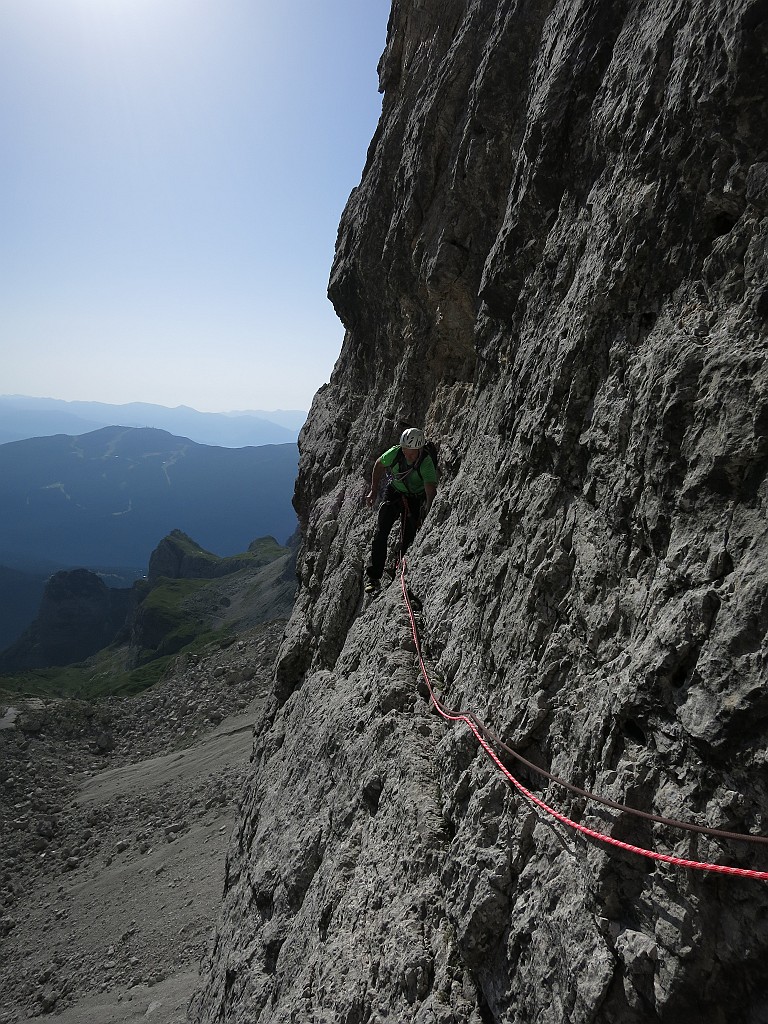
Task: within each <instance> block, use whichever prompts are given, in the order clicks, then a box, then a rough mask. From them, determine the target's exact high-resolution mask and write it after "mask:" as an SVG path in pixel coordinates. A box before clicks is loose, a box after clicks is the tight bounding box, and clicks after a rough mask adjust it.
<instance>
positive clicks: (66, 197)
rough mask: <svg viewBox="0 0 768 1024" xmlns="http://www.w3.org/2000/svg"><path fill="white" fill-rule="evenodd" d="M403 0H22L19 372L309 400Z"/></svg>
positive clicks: (7, 50) (90, 388) (193, 402)
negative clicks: (331, 277) (391, 24)
mask: <svg viewBox="0 0 768 1024" xmlns="http://www.w3.org/2000/svg"><path fill="white" fill-rule="evenodd" d="M389 6H390V3H389V0H294V2H288V3H284V4H277V3H275V2H274V0H271V2H267V0H2V3H0V138H2V140H3V142H2V147H1V148H0V223H2V229H1V230H0V393H2V394H29V395H38V396H46V397H53V398H63V399H68V400H73V399H80V400H92V401H104V402H117V403H122V402H131V401H140V402H156V403H158V404H161V405H169V406H176V405H189V406H192V407H194V408H197V409H202V410H206V411H226V410H232V409H255V408H259V409H275V408H302V409H307V408H309V403H310V402H311V399H312V395H313V394H314V392H315V391H316V390H317V388H318V387H320V385H321V384H323V383H324V382H325V381H326V380H327V379H328V376H329V374H330V371H331V369H332V367H333V363H334V361H335V358H336V356H337V354H338V351H339V348H340V346H341V341H342V337H343V330H342V327H341V324H340V323H339V322H338V320H337V319H336V316H335V314H334V312H333V308H332V306H331V305H330V303H329V302H328V300H327V298H326V288H327V283H328V274H329V271H330V266H331V260H332V257H333V247H334V243H335V239H336V230H337V227H338V222H339V218H340V215H341V212H342V210H343V207H344V204H345V202H346V200H347V197H348V195H349V193H350V191H351V190H352V188H354V186H355V185H356V184H357V183H358V182H359V180H360V174H361V172H362V168H363V164H364V161H365V153H366V149H367V146H368V143H369V141H370V138H371V136H372V135H373V132H374V130H375V127H376V122H377V119H378V116H379V113H380V110H381V97H380V96H379V94H378V92H377V84H378V83H377V76H376V64H377V62H378V59H379V57H380V55H381V52H382V51H383V49H384V44H385V41H386V24H387V17H388V14H389Z"/></svg>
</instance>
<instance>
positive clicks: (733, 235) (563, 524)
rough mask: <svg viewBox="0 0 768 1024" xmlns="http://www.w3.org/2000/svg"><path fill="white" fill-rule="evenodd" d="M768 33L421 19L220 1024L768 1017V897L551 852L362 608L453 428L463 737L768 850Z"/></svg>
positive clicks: (455, 680)
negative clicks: (375, 477) (418, 435)
mask: <svg viewBox="0 0 768 1024" xmlns="http://www.w3.org/2000/svg"><path fill="white" fill-rule="evenodd" d="M767 13H768V12H767V11H766V8H765V5H764V4H761V3H754V2H752V0H735V2H734V3H727V4H726V3H725V2H724V0H714V2H712V3H709V2H707V3H705V2H704V0H692V2H690V3H682V2H681V0H673V2H671V3H669V4H666V5H658V4H656V5H636V4H622V3H620V4H608V5H606V4H602V5H599V4H573V3H571V4H567V3H566V4H555V3H553V2H549V0H541V2H539V0H534V2H532V3H527V4H510V3H506V2H502V0H477V2H473V3H463V2H462V3H459V2H458V0H446V2H444V3H441V4H439V5H438V4H431V5H430V4H425V3H423V2H422V0H398V2H397V3H395V4H393V8H392V14H391V17H390V22H389V28H388V38H387V45H386V49H385V52H384V55H383V57H382V59H381V62H380V65H379V76H380V83H381V87H382V90H383V92H384V97H383V106H382V117H381V121H380V123H379V126H378V129H377V131H376V135H375V137H374V139H373V141H372V143H371V146H370V148H369V151H368V156H367V160H366V164H365V168H364V170H363V176H362V180H361V183H360V185H359V187H358V188H357V189H355V191H354V192H353V194H352V195H351V197H350V200H349V203H348V205H347V208H346V210H345V213H344V215H343V218H342V222H341V225H340V229H339V235H338V240H337V248H336V255H335V259H334V264H333V268H332V271H331V281H330V296H331V299H332V301H333V303H334V306H335V308H336V311H337V313H338V315H339V317H340V318H341V320H342V322H343V323H344V325H345V328H346V334H345V339H344V343H343V347H342V350H341V354H340V356H339V359H338V362H337V365H336V367H335V369H334V372H333V374H332V375H331V380H330V382H329V383H328V384H327V385H325V386H324V387H323V388H322V389H321V391H320V392H319V393H318V395H317V396H316V397H315V401H314V403H313V407H312V411H311V414H310V417H309V419H308V421H307V424H306V426H305V428H304V430H303V431H302V435H301V441H300V451H301V460H300V467H299V479H298V483H297V489H296V496H295V507H296V509H297V512H298V514H299V517H300V521H301V531H302V547H301V551H300V554H299V558H298V563H297V572H298V577H299V590H298V593H297V598H296V604H295V608H294V613H293V615H292V618H291V620H290V622H289V624H288V626H287V628H286V633H285V637H284V640H283V643H282V647H281V651H280V655H279V658H278V663H277V666H276V675H275V687H274V701H275V709H274V713H273V714H272V716H271V718H270V719H269V721H268V722H267V724H266V725H265V728H264V729H262V730H260V731H258V732H257V735H256V737H255V743H254V754H253V774H252V778H251V782H250V790H249V792H248V794H247V797H246V800H245V802H244V806H243V812H242V818H241V822H240V826H239V828H238V830H237V833H236V835H235V837H234V838H233V842H232V846H231V848H230V853H229V859H228V864H227V880H226V886H225V894H224V904H223V909H222V916H221V919H220V922H219V925H218V928H217V933H216V937H215V940H214V942H213V943H212V945H211V949H210V952H209V955H208V957H207V960H206V962H205V963H204V965H203V969H202V984H201V988H200V990H199V992H198V994H197V995H196V997H195V1000H194V1001H193V1004H192V1007H191V1010H190V1019H191V1020H192V1021H195V1022H212V1021H214V1020H220V1019H223V1018H226V1019H227V1020H228V1021H230V1022H233V1024H241V1022H243V1024H244V1022H245V1021H259V1022H260V1024H283V1022H287V1021H289V1020H307V1021H310V1020H316V1021H324V1020H328V1021H336V1020H345V1021H348V1022H349V1021H381V1020H384V1019H388V1020H398V1021H401V1022H412V1021H422V1020H423V1021H426V1020H430V1021H432V1020H438V1021H446V1022H447V1021H459V1020H461V1021H466V1020H473V1021H480V1020H484V1021H491V1020H493V1021H499V1022H502V1021H503V1022H505V1024H506V1022H512V1021H520V1022H522V1021H526V1022H527V1021H537V1022H539V1024H555V1022H558V1024H559V1022H565V1021H568V1022H571V1024H581V1022H587V1021H591V1022H600V1024H619V1022H620V1024H646V1022H647V1021H652V1020H657V1021H675V1022H676V1024H689V1022H690V1024H693V1022H697V1024H698V1022H700V1021H701V1020H703V1019H706V1020H708V1021H712V1022H713V1024H714V1022H724V1021H725V1020H726V1019H727V1015H728V1012H729V1011H728V1010H727V1009H726V1008H727V1007H730V1006H734V1005H735V1004H736V1003H738V1007H739V1009H738V1011H736V1012H738V1013H739V1014H741V1017H742V1019H744V1020H745V1021H747V1020H754V1021H756V1020H759V1019H762V1017H764V1015H765V1003H764V995H763V993H764V984H763V973H764V969H763V964H764V962H765V956H766V954H768V928H767V927H766V924H765V922H766V920H768V890H766V889H765V886H764V885H761V884H752V885H750V883H748V882H746V881H740V880H737V879H725V878H722V879H720V880H716V879H714V878H712V877H708V876H705V875H701V874H694V873H691V872H686V871H684V870H680V869H673V868H671V867H668V866H665V865H655V864H654V863H653V862H650V861H646V860H640V859H637V858H633V857H631V856H629V855H628V854H625V853H621V852H618V851H614V850H611V849H609V848H607V847H605V846H604V845H601V846H597V845H595V844H593V843H591V842H590V841H588V840H586V839H585V838H584V837H582V836H580V835H576V834H574V833H573V832H571V831H568V830H565V829H564V828H562V827H561V826H560V825H559V824H554V823H553V822H552V821H550V820H545V819H543V818H542V817H541V814H540V812H539V811H538V810H534V809H532V808H531V806H530V805H529V804H528V803H526V802H524V800H523V798H522V797H521V796H519V795H517V794H515V793H513V792H512V791H511V790H510V789H508V788H507V787H506V786H505V784H503V783H502V782H501V781H500V780H499V777H498V775H497V774H496V773H495V769H494V767H493V765H492V764H491V763H490V762H487V761H486V760H485V759H484V758H483V757H482V756H480V755H478V753H477V747H476V744H475V743H474V740H473V739H472V737H471V736H469V737H467V736H466V734H464V735H462V734H461V726H460V725H451V724H445V723H442V722H441V721H440V720H437V719H436V717H435V715H434V714H433V713H432V712H430V709H429V705H428V704H427V703H426V702H425V700H424V698H423V696H422V695H421V694H419V692H418V688H417V681H416V676H417V669H416V665H415V659H414V658H413V655H412V653H411V652H409V651H408V649H407V643H408V625H407V623H406V621H405V617H404V611H403V608H402V604H401V599H400V596H399V591H398V588H397V586H392V587H389V588H387V587H385V588H384V592H383V594H382V596H381V597H380V598H378V599H377V602H376V603H375V604H374V605H372V606H370V607H369V608H368V609H363V610H362V611H361V599H362V593H361V581H362V569H363V565H364V562H365V559H366V555H367V549H368V545H369V543H370V536H371V531H372V521H371V518H370V516H369V515H368V514H367V513H366V512H365V510H364V507H363V499H364V496H365V493H366V491H367V487H368V480H369V478H370V470H371V466H372V463H373V460H374V459H375V458H376V457H377V456H378V455H379V454H380V453H381V452H382V451H384V450H385V448H387V447H388V446H389V445H391V444H393V443H394V442H395V441H396V439H397V437H398V435H399V433H400V431H401V430H402V429H403V428H404V427H405V426H408V425H411V424H419V425H421V424H423V425H425V427H426V429H427V432H428V434H429V435H430V436H433V437H435V438H436V439H437V440H438V441H439V443H440V450H441V472H442V479H441V486H440V490H439V493H438V497H437V499H436V502H435V504H434V505H433V508H432V510H431V512H430V515H429V517H428V519H427V521H426V523H425V525H424V527H422V529H421V531H420V533H419V535H418V537H417V540H416V542H415V544H414V546H413V548H412V549H411V551H410V552H409V556H408V577H409V584H410V586H411V588H412V590H413V591H414V592H415V593H416V595H417V596H418V597H419V598H420V599H421V601H422V604H423V612H422V613H421V622H422V629H423V635H424V645H425V651H426V656H427V661H428V662H429V665H430V668H432V667H434V668H435V669H436V670H437V672H438V673H439V675H440V676H441V678H442V679H443V680H444V691H442V692H444V695H445V696H444V699H445V700H446V702H447V703H448V704H449V705H450V706H451V707H456V708H471V709H474V710H475V711H476V712H477V713H478V714H479V715H481V717H483V718H484V719H485V720H486V721H487V722H488V723H489V724H490V725H492V726H493V727H494V729H495V730H496V731H497V732H498V733H499V734H500V735H502V736H503V737H504V739H505V740H506V742H508V743H509V744H510V745H512V746H514V747H517V748H519V749H520V751H521V753H523V754H525V755H526V756H527V757H529V759H530V760H531V761H533V762H534V763H538V764H540V765H543V766H544V767H546V768H548V769H551V770H552V771H555V772H556V773H557V774H559V775H562V776H564V777H565V778H567V779H568V780H570V781H571V782H574V783H576V784H583V785H585V786H587V787H588V788H591V787H593V788H595V789H598V790H600V789H602V787H603V786H605V790H606V791H608V792H610V794H611V795H613V796H614V797H617V798H620V799H622V800H625V801H627V802H629V803H631V804H633V805H635V806H638V807H639V808H640V809H643V810H652V811H655V812H657V813H661V814H667V815H670V814H671V815H675V816H682V817H686V818H691V819H694V820H696V821H698V822H699V823H706V822H707V821H709V820H710V819H711V821H712V822H722V821H727V822H728V825H729V827H731V828H733V829H736V830H738V831H741V832H748V831H750V830H757V829H759V828H760V827H761V822H762V820H763V818H762V815H764V805H765V792H764V774H765V754H764V751H765V749H766V747H768V696H766V694H768V688H767V687H766V681H767V680H766V664H768V662H766V659H765V637H766V629H767V628H768V616H767V615H766V608H768V561H767V560H766V558H765V551H766V550H768V528H767V527H766V515H765V511H766V503H768V481H767V480H766V472H767V471H768V397H767V396H768V363H766V359H765V354H766V353H765V338H766V333H765V317H766V315H768V305H767V303H768V299H766V297H765V294H766V293H765V281H766V280H768V257H767V256H766V241H767V239H768V219H766V196H765V193H766V180H767V179H766V173H765V154H766V151H767V147H768V137H767V136H766V125H765V118H764V111H765V106H766V100H767V98H768V97H767V93H768V82H767V80H766V67H768V64H767V63H766V59H765V56H766V52H768V20H767V18H766V15H767ZM404 644H405V645H406V646H403V645H404ZM374 779H379V780H382V782H383V784H382V786H381V789H380V790H378V785H377V784H374V781H373V780H374ZM525 782H526V784H527V785H528V786H529V787H532V788H533V789H534V790H535V792H537V793H541V794H542V795H543V794H544V793H545V790H544V788H543V787H544V786H545V785H546V783H544V782H543V781H542V780H541V779H537V778H533V779H528V777H527V776H526V779H525ZM728 792H733V793H737V794H739V795H740V797H741V800H731V798H730V797H728V795H727V793H728ZM546 795H547V798H548V799H551V800H552V801H553V802H555V803H556V804H557V805H558V807H559V808H560V809H561V810H563V811H564V812H565V813H570V814H571V816H572V817H574V818H575V819H577V820H579V821H583V822H584V823H585V824H587V825H590V826H592V827H594V828H595V829H597V830H598V831H604V832H607V833H609V834H610V835H612V836H615V837H616V838H620V839H623V840H626V841H628V842H630V843H633V844H634V845H638V846H642V847H650V848H653V849H658V850H660V851H662V852H666V853H677V854H678V855H680V856H683V857H691V858H693V859H696V858H697V857H698V858H702V859H706V858H712V859H714V860H716V861H718V862H729V863H734V864H738V865H742V866H754V867H761V868H765V866H766V865H765V861H764V858H763V859H761V858H760V856H759V855H758V854H757V853H756V852H755V851H754V850H753V849H751V848H750V847H748V846H746V845H744V846H742V845H736V844H730V843H729V844H727V846H726V845H724V844H721V843H714V842H712V841H709V840H703V839H696V838H692V837H691V836H689V835H687V834H684V833H683V834H679V833H677V832H673V831H671V830H669V829H666V828H662V827H660V826H659V827H656V826H653V827H652V826H649V825H648V824H647V823H643V822H640V821H637V820H636V819H630V818H629V817H628V816H617V815H615V814H614V813H613V812H608V811H607V810H604V809H598V808H596V807H595V806H593V805H591V804H590V805H587V806H585V805H584V803H583V801H576V800H575V799H574V798H573V797H571V796H569V795H568V794H567V793H566V792H563V791H561V790H559V789H556V787H551V789H550V788H547V790H546ZM744 936H748V937H749V942H748V944H747V946H745V942H744Z"/></svg>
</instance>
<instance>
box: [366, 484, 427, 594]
mask: <svg viewBox="0 0 768 1024" xmlns="http://www.w3.org/2000/svg"><path fill="white" fill-rule="evenodd" d="M423 500H424V495H423V494H422V495H413V494H409V495H405V494H402V493H401V492H400V491H397V490H395V488H394V487H392V486H391V485H390V486H389V487H387V489H386V491H385V493H384V500H383V501H382V503H381V505H379V516H378V519H377V522H376V532H375V533H374V535H373V544H372V545H371V560H370V562H369V563H368V565H367V566H366V569H365V571H366V573H367V575H368V577H369V579H372V580H380V579H381V577H382V574H383V572H384V564H385V563H386V561H387V541H388V540H389V534H390V531H391V529H392V527H393V526H394V525H395V522H396V520H398V519H399V518H400V517H401V516H404V517H405V521H404V523H403V534H402V537H403V546H402V551H401V554H405V552H406V551H407V550H408V546H409V545H410V543H411V541H412V540H413V538H414V537H415V536H416V531H417V530H418V528H419V523H420V522H421V504H422V502H423Z"/></svg>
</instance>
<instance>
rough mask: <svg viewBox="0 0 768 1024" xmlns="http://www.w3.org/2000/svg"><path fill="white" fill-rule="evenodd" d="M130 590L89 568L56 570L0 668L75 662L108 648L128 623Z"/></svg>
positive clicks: (21, 668) (9, 669)
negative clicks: (32, 617) (35, 611)
mask: <svg viewBox="0 0 768 1024" xmlns="http://www.w3.org/2000/svg"><path fill="white" fill-rule="evenodd" d="M131 604H132V592H131V590H130V588H125V589H122V588H114V587H108V586H107V585H106V583H104V581H103V580H102V579H101V578H100V577H99V576H97V575H96V573H93V572H90V571H89V570H88V569H68V570H64V571H62V572H57V573H55V574H54V575H53V576H51V578H50V579H49V580H48V582H47V583H46V585H45V590H44V591H43V597H42V601H41V602H40V610H39V611H38V614H37V618H36V619H35V621H34V622H33V623H32V625H31V626H30V627H29V629H28V630H26V632H25V633H24V634H23V635H22V636H21V637H20V638H19V639H18V640H17V641H16V643H15V644H12V645H11V647H9V648H8V649H7V650H6V651H3V653H2V655H0V672H7V673H14V672H23V671H25V670H27V669H36V668H47V667H48V666H51V665H72V664H74V663H75V662H78V661H83V660H84V659H85V658H89V657H90V656H91V655H92V654H95V653H96V652H97V651H100V650H101V649H102V648H103V647H106V646H108V644H110V643H111V642H112V641H113V640H114V639H115V637H116V635H117V634H118V632H119V631H120V630H121V628H122V627H123V626H124V625H125V620H126V616H127V615H128V612H129V609H130V607H131Z"/></svg>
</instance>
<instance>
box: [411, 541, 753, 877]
mask: <svg viewBox="0 0 768 1024" xmlns="http://www.w3.org/2000/svg"><path fill="white" fill-rule="evenodd" d="M399 570H400V586H401V589H402V592H403V600H404V601H405V606H406V609H407V611H408V617H409V619H410V623H411V631H412V633H413V642H414V644H415V645H416V655H417V657H418V661H419V667H420V669H421V674H422V676H423V677H424V681H425V683H426V685H427V689H428V690H429V697H430V701H431V703H432V704H433V705H434V707H435V710H436V711H437V712H438V714H440V715H441V716H442V717H443V718H444V719H445V720H446V721H448V722H463V723H464V724H465V725H466V726H467V728H468V729H469V730H470V731H471V732H472V734H473V735H474V737H475V739H476V740H477V742H478V743H479V744H480V746H481V747H482V748H483V750H484V751H485V753H486V754H487V755H488V757H489V758H490V759H491V760H492V761H493V762H494V764H495V765H496V767H497V768H498V770H499V771H500V772H501V773H502V775H503V776H504V777H505V778H506V779H507V781H508V782H509V783H511V784H512V785H513V786H514V787H515V788H516V789H517V790H518V791H519V792H520V793H522V795H523V796H524V797H525V798H526V799H527V800H529V801H530V802H531V803H533V804H535V805H536V806H537V807H538V808H539V809H540V810H542V811H544V812H545V813H546V814H548V815H549V816H550V817H552V818H554V819H555V820H556V821H559V822H560V823H561V824H563V825H566V826H568V827H569V828H573V829H575V830H576V831H578V832H581V833H582V834H583V835H585V836H589V838H591V839H596V840H598V841H599V842H601V843H607V844H608V845H610V846H614V847H617V848H618V849H620V850H626V851H627V852H629V853H634V854H637V855H638V856H641V857H646V858H649V859H650V860H656V861H663V862H664V863H666V864H673V865H675V866H676V867H683V868H690V869H693V870H696V871H712V872H716V873H718V874H722V875H736V876H738V877H740V878H751V879H758V880H760V881H768V871H756V870H754V869H752V868H737V867H732V866H731V865H728V864H710V863H707V862H705V861H698V860H688V859H686V858H684V857H673V856H671V855H669V854H665V853H657V852H656V851H655V850H647V849H645V848H644V847H642V846H635V845H633V844H632V843H625V842H622V841H621V840H620V839H614V838H613V836H607V835H605V834H604V833H602V832H598V831H596V830H595V829H592V828H588V827H587V826H586V825H582V824H581V823H580V822H578V821H574V820H573V819H572V818H569V817H568V816H567V815H565V814H562V813H561V812H560V811H557V810H555V808H553V807H550V806H549V805H548V804H546V803H545V802H544V801H543V800H541V799H540V798H539V797H537V796H535V795H534V794H533V793H531V791H530V790H529V789H527V788H526V787H525V786H524V785H523V784H522V783H521V782H520V781H519V780H518V779H517V778H516V777H515V776H514V775H513V774H512V772H511V771H510V770H509V768H507V766H506V765H505V764H504V762H503V761H502V760H501V758H500V757H499V755H498V754H497V752H496V751H495V750H494V749H493V746H492V744H494V745H496V746H498V747H499V748H500V749H502V750H504V751H505V752H506V753H508V754H509V755H511V756H512V757H514V758H516V759H517V760H518V761H519V762H520V763H521V764H523V765H525V766H526V767H527V768H528V769H530V770H531V771H533V772H536V773H537V774H539V775H541V776H543V777H544V778H546V779H549V780H550V781H551V782H554V783H556V784H557V785H560V786H564V787H565V788H566V789H568V790H570V791H571V792H573V793H576V794H578V795H579V796H582V797H585V798H586V799H588V800H594V801H596V802H598V803H601V804H604V805H605V806H607V807H611V808H613V809H615V810H620V811H624V812H626V813H628V814H633V815H635V816H637V817H640V818H645V819H647V820H650V821H654V822H658V823H659V824H663V825H670V826H673V827H675V828H682V829H686V830H688V831H691V832H699V833H702V834H703V835H707V836H710V837H713V838H716V839H733V840H739V841H741V842H748V843H764V844H768V837H766V836H750V835H744V834H742V833H738V832H725V831H723V830H721V829H715V828H707V827H705V826H703V825H694V824H692V823H691V822H683V821H677V820H676V819H674V818H664V817H661V816H660V815H655V814H649V813H648V812H646V811H640V810H638V809H637V808H633V807H628V806H626V805H625V804H620V803H616V802H615V801H613V800H607V799H605V798H604V797H600V796H597V795H596V794H594V793H590V792H588V791H587V790H584V789H580V788H579V787H578V786H574V785H572V784H571V783H569V782H566V781H565V780H563V779H560V778H558V777H557V776H556V775H552V774H550V773H549V772H547V771H545V770H544V769H543V768H539V767H538V766H537V765H534V764H532V763H531V762H530V761H527V760H526V759H525V758H524V757H522V756H521V755H520V754H518V753H517V752H516V751H514V750H512V748H511V747H508V746H507V744H506V743H503V742H502V741H501V740H500V739H499V738H498V736H496V734H495V733H494V732H493V731H492V730H491V729H489V728H488V727H487V726H486V725H484V723H483V722H482V721H481V720H480V719H479V718H478V717H477V715H475V714H474V712H471V711H465V710H451V709H449V708H447V707H445V705H444V704H442V702H441V701H440V700H439V699H438V697H437V695H436V694H435V690H434V687H433V685H432V680H431V679H430V677H429V673H428V671H427V666H426V664H425V662H424V656H423V654H422V651H421V641H420V638H419V630H418V626H417V624H416V617H415V614H414V611H413V607H412V602H411V597H410V595H409V592H408V586H407V584H406V579H405V570H406V563H405V558H404V557H402V556H401V558H400V562H399Z"/></svg>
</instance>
